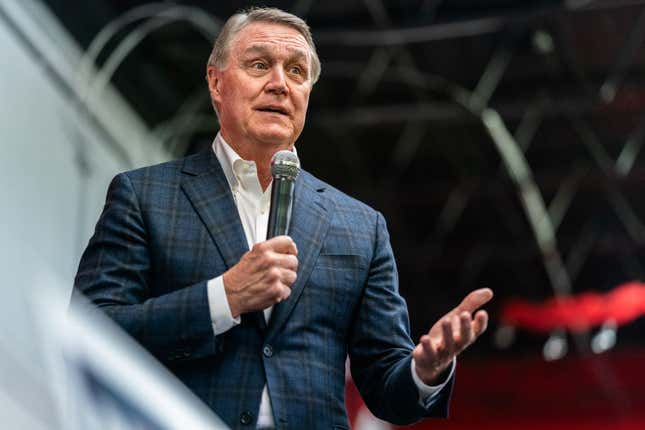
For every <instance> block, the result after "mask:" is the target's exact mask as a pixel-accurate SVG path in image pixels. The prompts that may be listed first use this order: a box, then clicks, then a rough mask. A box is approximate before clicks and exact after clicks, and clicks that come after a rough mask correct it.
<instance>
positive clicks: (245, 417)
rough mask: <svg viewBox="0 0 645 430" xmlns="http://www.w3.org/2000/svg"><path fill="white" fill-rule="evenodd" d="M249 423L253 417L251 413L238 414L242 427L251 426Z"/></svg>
mask: <svg viewBox="0 0 645 430" xmlns="http://www.w3.org/2000/svg"><path fill="white" fill-rule="evenodd" d="M251 421H253V415H251V412H248V411H244V412H242V413H241V414H240V422H241V423H242V424H244V425H248V424H251Z"/></svg>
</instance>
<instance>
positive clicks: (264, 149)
mask: <svg viewBox="0 0 645 430" xmlns="http://www.w3.org/2000/svg"><path fill="white" fill-rule="evenodd" d="M220 133H222V137H223V138H224V140H225V141H226V143H228V145H229V146H230V147H231V148H232V149H233V150H234V151H235V152H236V153H237V155H239V156H240V158H242V159H244V160H249V161H254V162H255V166H256V168H257V175H258V180H259V181H260V185H261V186H262V190H263V191H264V190H266V189H267V187H268V186H269V184H271V180H272V179H273V178H272V177H271V158H272V157H273V154H275V153H276V152H278V151H280V150H282V149H288V150H291V149H293V144H267V143H264V142H261V143H255V142H245V141H244V140H242V139H230V138H229V136H228V135H227V133H225V132H224V130H220Z"/></svg>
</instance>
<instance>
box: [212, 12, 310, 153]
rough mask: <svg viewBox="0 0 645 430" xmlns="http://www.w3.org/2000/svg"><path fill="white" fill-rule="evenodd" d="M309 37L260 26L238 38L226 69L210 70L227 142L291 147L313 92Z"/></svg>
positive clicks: (283, 28)
mask: <svg viewBox="0 0 645 430" xmlns="http://www.w3.org/2000/svg"><path fill="white" fill-rule="evenodd" d="M310 74H311V60H310V56H309V46H308V45H307V41H306V40H305V38H304V37H303V36H302V35H301V34H300V33H299V32H298V31H297V30H295V29H293V28H291V27H287V26H284V25H280V24H273V23H265V22H255V23H252V24H249V25H248V26H247V27H245V28H244V29H242V30H241V31H240V32H239V33H238V34H237V35H236V36H235V38H234V40H233V43H232V45H231V46H230V49H229V52H228V59H227V64H226V67H225V68H224V69H217V68H215V67H209V68H208V82H209V89H210V92H211V97H212V99H213V100H214V101H215V103H216V104H217V106H218V112H219V119H220V126H221V132H222V134H223V136H224V139H226V140H227V141H229V143H232V144H234V145H235V146H237V145H245V144H253V145H269V146H271V147H275V146H280V147H284V148H286V147H290V146H291V145H293V143H294V142H295V141H296V139H297V138H298V136H299V135H300V132H301V131H302V128H303V126H304V123H305V116H306V113H307V104H308V102H309V93H310V92H311V78H310Z"/></svg>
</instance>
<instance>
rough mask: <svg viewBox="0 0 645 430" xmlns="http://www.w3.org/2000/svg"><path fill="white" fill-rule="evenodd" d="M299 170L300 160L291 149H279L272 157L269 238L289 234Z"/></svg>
mask: <svg viewBox="0 0 645 430" xmlns="http://www.w3.org/2000/svg"><path fill="white" fill-rule="evenodd" d="M299 171H300V160H298V156H297V155H296V154H294V153H293V152H291V151H287V150H283V151H278V152H276V153H275V154H274V155H273V158H271V176H273V185H272V186H271V187H272V188H271V208H270V209H269V226H268V228H267V240H268V239H271V238H272V237H275V236H281V235H286V234H289V224H290V223H291V209H292V208H293V191H294V189H295V184H296V176H298V172H299Z"/></svg>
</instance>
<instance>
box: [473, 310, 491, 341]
mask: <svg viewBox="0 0 645 430" xmlns="http://www.w3.org/2000/svg"><path fill="white" fill-rule="evenodd" d="M486 327H488V313H487V312H486V311H484V310H481V311H479V312H477V313H476V314H475V320H474V321H473V332H474V335H475V336H479V335H480V334H482V333H483V332H484V331H485V330H486Z"/></svg>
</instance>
